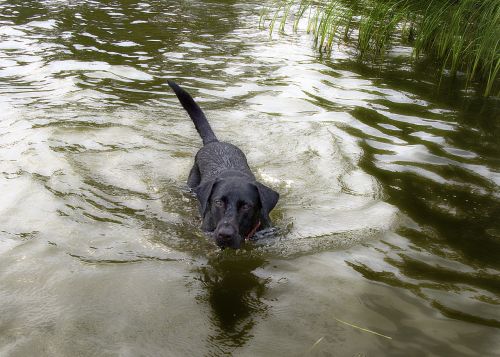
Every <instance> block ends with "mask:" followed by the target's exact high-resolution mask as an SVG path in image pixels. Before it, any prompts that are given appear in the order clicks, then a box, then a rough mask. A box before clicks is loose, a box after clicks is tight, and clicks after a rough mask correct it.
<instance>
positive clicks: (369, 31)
mask: <svg viewBox="0 0 500 357" xmlns="http://www.w3.org/2000/svg"><path fill="white" fill-rule="evenodd" d="M303 18H307V20H308V21H307V31H308V32H311V33H313V34H314V41H315V45H316V47H317V48H318V49H320V50H321V51H331V49H332V46H333V45H334V43H336V42H339V41H347V42H354V43H355V44H356V48H357V49H358V52H359V56H360V58H361V59H362V60H377V59H381V58H383V57H384V54H385V53H386V51H387V50H388V49H389V48H390V47H391V46H392V45H394V44H395V43H398V42H399V43H406V44H410V45H412V46H413V58H414V59H415V60H417V59H419V58H421V57H422V56H423V55H426V56H431V57H432V58H434V59H435V60H436V62H437V63H438V66H439V68H440V70H441V74H443V73H446V72H448V73H450V74H451V75H452V76H455V75H457V74H458V73H460V74H463V75H464V76H465V79H466V86H467V85H468V84H469V83H470V82H471V81H474V82H478V83H480V84H482V86H483V93H484V95H485V96H488V95H496V96H500V91H499V88H498V87H499V74H500V73H499V71H500V43H499V42H500V0H318V1H313V0H278V1H276V2H275V3H273V5H272V6H270V7H269V8H267V9H266V10H265V11H264V12H263V14H262V16H261V23H262V24H267V25H268V26H269V28H270V31H271V33H272V32H273V31H274V30H275V28H276V25H278V29H279V31H280V32H284V30H285V26H286V24H287V23H289V22H292V23H293V28H294V30H297V27H298V24H299V21H300V20H301V19H303ZM495 90H496V92H495Z"/></svg>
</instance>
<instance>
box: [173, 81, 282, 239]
mask: <svg viewBox="0 0 500 357" xmlns="http://www.w3.org/2000/svg"><path fill="white" fill-rule="evenodd" d="M168 84H169V85H170V87H171V88H172V89H173V90H174V92H175V94H176V95H177V97H178V99H179V101H180V102H181V104H182V106H183V107H184V109H185V110H186V111H187V112H188V114H189V116H190V117H191V119H192V120H193V123H194V125H195V127H196V130H197V131H198V133H199V134H200V136H201V138H202V140H203V144H204V146H203V147H202V148H201V149H200V150H199V151H198V152H197V154H196V156H195V160H194V165H193V167H192V169H191V172H190V174H189V178H188V182H187V183H188V186H189V187H190V188H192V189H193V191H194V192H195V193H196V196H197V198H198V200H199V202H200V214H201V216H202V218H203V224H202V229H203V230H204V231H207V232H214V236H215V239H216V242H217V244H219V245H220V246H221V247H225V246H228V247H232V248H239V247H240V245H241V243H242V242H243V240H244V238H245V237H246V236H247V235H248V234H250V233H251V232H252V229H255V227H257V228H258V230H261V229H263V228H267V227H269V226H270V225H271V220H270V218H269V213H270V212H271V210H272V209H273V208H274V207H275V205H276V203H277V202H278V199H279V195H278V193H277V192H275V191H273V190H272V189H270V188H269V187H267V186H265V185H263V184H261V183H260V182H258V181H256V179H255V176H254V175H253V173H252V171H251V170H250V167H249V166H248V163H247V159H246V157H245V154H244V153H243V152H242V151H241V150H240V149H239V148H238V147H236V146H235V145H232V144H230V143H225V142H220V141H219V140H218V139H217V137H216V136H215V134H214V132H213V131H212V128H211V127H210V125H209V123H208V121H207V119H206V117H205V114H204V113H203V111H202V110H201V109H200V107H199V106H198V105H197V104H196V102H195V101H194V100H193V98H192V97H191V96H190V95H189V94H188V93H187V92H186V91H185V90H184V89H182V88H181V87H179V86H178V85H177V84H176V83H174V82H172V81H168ZM213 196H214V197H213ZM215 196H216V197H215ZM219 198H220V199H219ZM214 200H216V201H217V200H218V201H219V204H220V201H221V200H224V202H225V203H224V204H225V209H224V210H222V209H221V207H216V206H215V205H214ZM243 203H247V205H246V206H251V207H252V209H251V211H250V210H242V209H241V207H240V205H242V204H243ZM243 206H244V207H246V206H245V205H243ZM238 207H239V208H238ZM241 211H244V212H241ZM221 237H222V238H221Z"/></svg>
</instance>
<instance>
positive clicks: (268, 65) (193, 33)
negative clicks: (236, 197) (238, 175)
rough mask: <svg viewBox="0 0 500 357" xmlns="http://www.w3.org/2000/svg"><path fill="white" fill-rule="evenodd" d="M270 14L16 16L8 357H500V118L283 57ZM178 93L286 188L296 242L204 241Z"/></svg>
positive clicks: (35, 8)
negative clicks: (234, 244) (263, 20)
mask: <svg viewBox="0 0 500 357" xmlns="http://www.w3.org/2000/svg"><path fill="white" fill-rule="evenodd" d="M260 6H262V4H261V3H260V2H248V1H241V2H238V1H189V2H187V1H180V2H179V1H175V2H174V1H147V2H146V1H145V2H135V1H112V2H107V1H106V2H104V1H102V2H99V1H50V0H49V1H22V2H21V1H13V0H9V1H0V79H1V81H0V93H1V95H0V105H1V108H2V111H1V113H0V163H1V166H0V173H1V175H0V189H1V192H2V195H1V200H0V355H2V356H4V355H5V356H32V355H37V356H41V355H43V356H73V355H74V356H76V355H78V356H162V355H163V356H181V355H192V356H205V355H213V356H219V355H223V354H232V355H238V356H256V355H260V356H290V355H292V356H302V355H307V354H310V355H321V356H324V355H326V356H382V355H383V356H401V355H405V356H424V355H425V356H445V355H457V356H477V355H481V356H490V355H491V356H492V355H495V353H498V351H499V350H500V338H499V334H498V331H499V330H498V328H499V327H500V313H499V311H500V309H499V303H500V301H499V298H498V297H499V293H500V279H499V275H498V273H499V268H500V263H499V259H498V256H499V254H498V252H499V251H500V225H499V217H500V195H499V194H500V191H499V185H500V173H499V167H500V162H499V160H498V158H499V157H500V145H499V144H498V137H499V134H500V133H499V131H500V130H499V125H498V123H499V122H498V101H496V100H494V99H481V98H475V97H474V95H473V94H468V95H464V93H462V92H460V91H459V90H457V89H456V88H453V83H451V84H450V83H447V82H446V81H445V82H443V83H442V85H441V87H440V88H438V81H437V80H436V79H435V78H434V77H433V72H432V70H431V69H429V68H428V67H426V66H422V67H421V68H417V71H413V70H412V69H411V67H410V66H409V65H408V60H407V59H405V58H404V57H403V58H400V57H399V56H400V55H401V53H407V52H408V51H407V49H400V51H399V52H398V51H394V52H393V53H392V56H391V58H390V59H389V60H388V63H387V64H386V66H384V67H383V68H369V67H367V66H364V65H360V64H358V63H357V62H356V60H355V59H353V58H352V56H351V54H352V49H350V48H349V47H343V46H340V47H336V48H335V51H334V53H333V54H332V56H331V57H328V56H323V57H322V56H318V55H317V53H315V52H314V51H313V50H312V48H311V39H310V38H309V37H308V36H306V35H303V34H297V35H288V36H285V37H282V38H280V39H279V40H271V39H269V36H268V32H267V31H266V30H260V29H259V28H258V26H257V24H258V13H259V8H260ZM167 79H174V80H176V81H177V82H179V83H180V84H182V85H183V86H185V87H186V88H187V89H188V90H189V91H190V92H191V93H192V94H193V95H194V96H195V98H196V100H197V101H198V102H199V103H200V105H201V106H202V107H203V108H204V109H205V111H206V113H207V116H208V117H209V120H210V122H211V123H212V125H213V128H214V131H215V132H216V133H217V135H218V137H219V138H221V139H223V140H227V141H230V142H232V143H234V144H236V145H238V146H239V147H240V148H242V150H243V151H244V152H245V153H247V156H248V159H249V162H250V165H251V167H252V168H253V169H254V172H255V173H256V175H257V176H258V178H259V180H261V181H262V182H264V183H265V184H267V185H268V186H270V187H272V188H274V189H275V190H277V191H279V192H280V194H281V199H280V202H279V204H278V206H277V208H276V209H275V210H274V211H273V214H272V218H273V220H274V222H275V223H276V226H277V228H278V232H277V233H276V234H274V235H272V236H268V237H262V239H260V240H259V241H257V242H255V243H252V244H249V245H248V246H247V247H246V248H245V249H244V250H241V251H238V252H233V251H224V252H222V253H221V252H220V251H218V249H217V248H216V247H215V245H214V244H213V242H212V241H211V240H210V238H209V237H206V236H205V235H203V233H202V232H201V231H200V229H199V223H200V221H199V217H198V213H197V207H196V200H195V199H194V197H193V196H192V194H191V193H190V192H189V191H188V190H187V187H186V184H185V181H186V179H187V175H188V172H189V169H190V165H191V164H192V160H193V156H194V154H195V153H196V151H197V149H198V148H199V147H200V145H201V140H200V138H199V137H198V136H197V134H196V131H195V130H194V127H193V125H192V123H191V122H190V120H189V119H188V117H187V115H186V114H185V113H184V111H183V110H182V108H181V107H180V105H179V103H178V102H177V99H176V98H175V97H174V95H173V94H172V93H171V91H170V90H169V88H168V86H167V84H166V80H167ZM447 86H450V88H447ZM352 325H355V326H358V327H362V328H363V329H365V330H361V329H359V328H356V327H353V326H352ZM366 330H369V331H366ZM370 331H372V332H376V333H377V334H375V333H372V332H370Z"/></svg>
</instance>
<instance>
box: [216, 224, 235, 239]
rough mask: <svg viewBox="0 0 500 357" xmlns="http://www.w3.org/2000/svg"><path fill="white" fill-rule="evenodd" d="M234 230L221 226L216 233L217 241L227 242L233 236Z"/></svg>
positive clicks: (227, 226) (228, 226)
mask: <svg viewBox="0 0 500 357" xmlns="http://www.w3.org/2000/svg"><path fill="white" fill-rule="evenodd" d="M235 233H236V231H235V229H234V228H233V227H232V226H230V225H224V226H222V227H221V228H220V229H219V231H218V232H217V239H218V240H219V241H221V242H228V241H230V240H231V239H232V238H233V237H234V236H235Z"/></svg>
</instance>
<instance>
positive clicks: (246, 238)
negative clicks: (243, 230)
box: [245, 221, 260, 240]
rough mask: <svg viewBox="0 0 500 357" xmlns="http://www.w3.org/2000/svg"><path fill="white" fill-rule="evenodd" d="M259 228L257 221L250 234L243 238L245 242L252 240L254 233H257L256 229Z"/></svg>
mask: <svg viewBox="0 0 500 357" xmlns="http://www.w3.org/2000/svg"><path fill="white" fill-rule="evenodd" d="M259 227H260V221H257V223H256V224H255V226H254V227H253V228H252V230H251V231H250V233H248V234H247V236H246V237H245V240H249V239H250V238H252V237H253V235H254V234H255V232H257V229H259Z"/></svg>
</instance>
